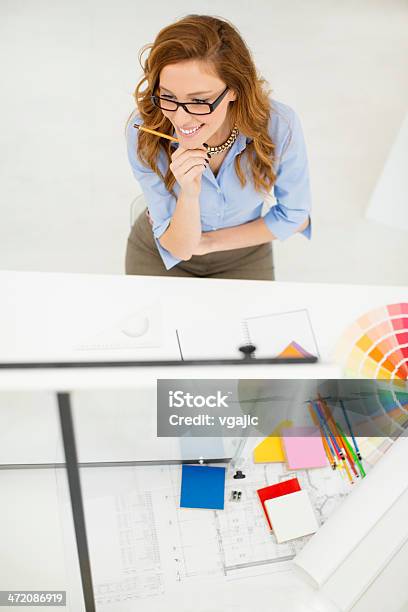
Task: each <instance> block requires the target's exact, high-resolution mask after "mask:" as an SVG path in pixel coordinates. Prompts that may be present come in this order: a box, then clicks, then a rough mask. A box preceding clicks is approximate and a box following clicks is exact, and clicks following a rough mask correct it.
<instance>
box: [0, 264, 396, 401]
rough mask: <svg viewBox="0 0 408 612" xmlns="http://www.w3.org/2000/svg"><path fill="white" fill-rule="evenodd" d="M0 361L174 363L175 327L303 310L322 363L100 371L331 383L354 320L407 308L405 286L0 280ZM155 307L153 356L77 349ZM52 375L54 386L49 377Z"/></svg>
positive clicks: (217, 325) (23, 375)
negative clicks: (158, 319)
mask: <svg viewBox="0 0 408 612" xmlns="http://www.w3.org/2000/svg"><path fill="white" fill-rule="evenodd" d="M0 290H1V295H2V299H1V301H0V338H1V343H0V362H6V361H8V362H14V361H47V360H49V361H52V360H60V361H62V360H67V361H69V360H73V361H78V360H79V359H83V360H90V359H96V360H97V359H101V360H116V359H119V360H120V359H132V358H133V359H142V358H143V359H166V358H167V359H179V358H180V352H179V349H178V346H177V340H176V335H175V330H176V329H182V328H183V326H185V325H186V322H187V323H188V325H189V326H192V325H194V324H195V325H197V327H200V325H201V324H202V322H203V321H207V322H208V321H210V322H211V326H212V329H213V330H220V333H222V328H223V324H224V323H225V322H226V321H228V320H229V319H230V318H231V317H232V316H234V317H239V318H243V317H245V316H257V315H261V314H270V313H274V312H283V311H290V310H296V309H303V308H306V309H307V310H308V312H309V315H310V318H311V321H312V324H313V327H314V331H315V335H316V340H317V344H318V348H319V351H320V356H321V359H320V363H319V364H311V365H304V364H302V365H290V366H275V365H274V366H271V365H256V366H253V365H252V366H242V365H240V366H216V367H214V366H206V367H204V366H202V367H200V368H192V369H191V370H190V368H187V367H186V368H184V367H183V368H178V367H175V368H174V369H168V368H140V369H136V368H135V369H133V368H132V369H131V371H128V372H127V373H126V372H125V373H123V372H121V373H119V372H115V373H114V372H113V371H112V372H108V371H107V372H106V377H107V378H109V385H110V386H111V385H112V384H114V381H115V380H117V384H118V385H120V386H122V387H123V386H126V384H129V381H131V384H132V385H133V384H137V380H138V377H140V378H141V379H142V380H143V381H145V380H146V379H150V380H155V379H156V378H164V377H167V378H177V377H180V378H184V377H185V378H189V377H193V378H194V377H197V378H200V377H203V378H238V377H241V378H286V377H288V378H289V377H290V378H338V377H341V371H340V370H339V368H338V367H336V366H335V364H334V363H333V356H332V355H333V350H334V347H335V345H336V342H337V340H338V338H339V336H340V334H341V333H342V332H343V331H344V329H345V328H347V326H348V325H350V324H351V323H352V322H353V321H354V320H355V319H356V318H357V317H358V316H360V315H361V314H363V313H364V312H366V311H368V310H371V309H373V308H375V307H377V306H381V305H384V304H387V303H392V302H401V301H408V287H374V286H367V287H365V286H354V285H322V284H304V283H277V282H267V281H239V280H221V279H214V280H211V279H184V278H165V277H138V276H111V275H90V274H56V273H43V272H11V271H10V272H8V271H3V272H0ZM156 300H159V301H160V302H161V304H162V313H163V315H162V316H163V339H162V340H163V341H162V345H161V346H160V347H159V348H144V349H141V348H138V349H134V350H129V349H126V350H103V351H91V352H90V351H78V350H74V349H73V347H74V346H75V345H76V344H78V343H80V342H82V341H83V340H84V339H85V338H87V337H89V336H90V335H92V334H94V333H98V332H100V331H101V330H104V329H108V328H109V327H110V326H114V325H116V324H117V322H118V320H120V319H121V318H123V317H124V316H126V315H128V314H129V313H132V312H134V311H135V310H137V309H138V308H139V307H140V306H143V305H145V304H149V303H151V302H154V301H156ZM56 377H57V378H56ZM57 380H58V381H59V384H65V385H66V386H67V387H69V386H70V385H72V384H73V385H74V386H77V387H78V386H82V385H84V386H89V385H92V384H97V385H98V386H99V385H101V384H102V385H103V381H102V380H100V377H98V376H95V373H93V372H92V371H90V370H88V371H87V372H82V373H75V376H72V374H71V373H69V372H55V371H53V372H47V373H46V375H44V373H41V372H28V371H25V372H16V371H4V370H3V371H1V372H0V388H2V389H7V388H8V389H12V388H22V387H27V388H30V387H32V386H33V385H34V386H38V387H40V388H47V385H51V387H53V386H54V385H55V383H56V381H57Z"/></svg>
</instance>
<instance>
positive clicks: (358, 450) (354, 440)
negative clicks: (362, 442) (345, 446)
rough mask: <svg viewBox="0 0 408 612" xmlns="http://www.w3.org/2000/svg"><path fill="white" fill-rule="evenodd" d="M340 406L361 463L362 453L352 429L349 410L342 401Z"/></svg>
mask: <svg viewBox="0 0 408 612" xmlns="http://www.w3.org/2000/svg"><path fill="white" fill-rule="evenodd" d="M340 406H341V409H342V411H343V414H344V418H345V420H346V423H347V427H348V430H349V433H350V436H351V439H352V440H353V444H354V449H355V451H356V455H357V457H358V458H359V459H360V461H361V453H360V449H359V448H358V444H357V441H356V439H355V437H354V434H353V430H352V428H351V423H350V419H349V418H348V414H347V410H346V409H345V407H344V404H343V401H342V400H340Z"/></svg>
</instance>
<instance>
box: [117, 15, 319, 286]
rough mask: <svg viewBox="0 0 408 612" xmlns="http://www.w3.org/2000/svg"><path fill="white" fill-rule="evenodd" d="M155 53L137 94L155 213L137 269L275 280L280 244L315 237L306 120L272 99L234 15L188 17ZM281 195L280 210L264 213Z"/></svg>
mask: <svg viewBox="0 0 408 612" xmlns="http://www.w3.org/2000/svg"><path fill="white" fill-rule="evenodd" d="M148 48H150V49H151V50H150V54H149V57H148V58H147V60H146V61H145V62H144V66H143V65H142V67H143V70H144V77H143V79H142V80H141V81H140V82H139V84H138V85H137V87H136V90H135V93H134V97H135V100H136V105H137V108H138V112H134V113H132V115H131V117H130V118H129V119H128V122H127V126H126V137H127V149H128V157H129V161H130V164H131V167H132V170H133V173H134V175H135V177H136V179H137V180H138V181H139V183H140V186H141V188H142V191H143V194H144V197H145V200H146V204H147V209H148V210H147V211H144V212H143V213H142V214H141V215H140V216H139V217H138V219H137V220H136V222H135V224H134V226H133V228H132V230H131V233H130V235H129V238H128V243H127V251H126V273H127V274H147V275H154V276H157V275H164V276H197V277H211V278H242V279H254V280H274V268H273V260H272V241H273V240H276V239H278V240H284V239H286V238H288V237H289V236H291V235H292V234H295V233H297V232H300V233H302V234H303V235H304V236H306V237H307V238H309V239H310V236H311V226H310V218H309V212H310V207H311V201H310V187H309V174H308V163H307V156H306V150H305V144H304V140H303V134H302V129H301V126H300V123H299V119H298V117H297V115H296V114H295V112H294V111H293V110H292V109H291V108H290V107H289V106H287V105H285V104H282V103H279V102H277V101H275V100H271V99H270V98H269V91H265V89H264V85H265V80H264V79H262V78H260V77H259V76H258V74H257V70H256V67H255V65H254V63H253V61H252V58H251V54H250V51H249V50H248V48H247V46H246V44H245V43H244V41H243V40H242V38H241V36H240V34H239V33H238V31H237V30H236V29H235V28H234V27H233V26H232V25H231V24H230V23H229V22H227V21H225V20H221V19H219V18H216V17H212V16H209V15H188V16H187V17H184V18H182V19H180V20H179V21H177V22H175V23H174V24H171V25H169V26H167V27H165V28H163V29H162V30H161V31H160V32H159V34H158V35H157V37H156V40H155V41H154V43H153V44H152V45H146V46H145V47H144V48H143V49H142V53H143V52H144V51H145V50H146V49H148ZM140 57H141V55H140V56H139V59H140ZM145 81H147V88H146V89H145V90H144V91H143V92H141V91H140V89H141V86H142V84H143V83H144V82H145ZM135 123H136V124H139V125H143V126H144V127H146V128H150V129H154V130H156V131H158V132H161V133H163V134H168V135H170V136H174V137H175V138H177V140H178V141H179V142H178V143H175V142H173V141H171V140H167V139H165V138H162V137H158V136H155V135H152V134H150V133H148V132H144V131H141V130H138V129H137V128H135V127H134V124H135ZM272 190H273V193H274V196H275V199H276V205H275V206H272V208H270V210H269V211H268V212H266V214H264V216H262V208H263V204H264V201H263V200H264V197H265V196H267V195H268V194H269V193H270V192H271V191H272Z"/></svg>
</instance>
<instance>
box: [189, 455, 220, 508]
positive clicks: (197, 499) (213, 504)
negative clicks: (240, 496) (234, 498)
mask: <svg viewBox="0 0 408 612" xmlns="http://www.w3.org/2000/svg"><path fill="white" fill-rule="evenodd" d="M224 488H225V467H210V466H208V465H183V467H182V473H181V495H180V507H181V508H209V509H212V510H223V509H224Z"/></svg>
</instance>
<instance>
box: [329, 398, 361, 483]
mask: <svg viewBox="0 0 408 612" xmlns="http://www.w3.org/2000/svg"><path fill="white" fill-rule="evenodd" d="M321 405H322V408H323V410H324V413H325V416H326V419H327V420H328V422H329V423H331V427H332V430H333V434H334V437H335V439H336V442H337V444H338V445H339V447H340V449H341V457H342V460H343V461H347V462H348V464H349V466H350V469H351V471H352V472H353V474H354V476H355V477H356V478H359V474H358V472H357V470H356V466H355V465H354V460H353V457H352V455H351V454H350V452H349V450H348V448H347V445H346V444H345V442H344V439H343V437H342V436H341V434H340V432H339V430H338V428H337V425H336V422H335V420H334V419H333V415H332V413H331V411H330V408H329V405H328V404H327V402H325V401H324V400H321Z"/></svg>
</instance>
